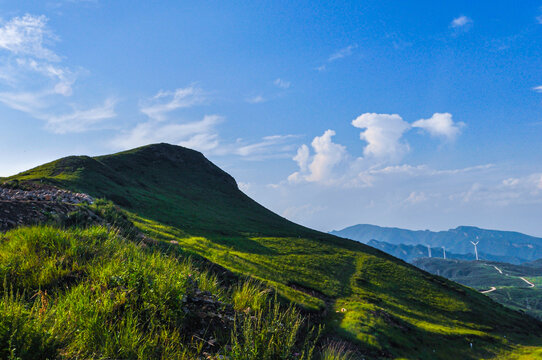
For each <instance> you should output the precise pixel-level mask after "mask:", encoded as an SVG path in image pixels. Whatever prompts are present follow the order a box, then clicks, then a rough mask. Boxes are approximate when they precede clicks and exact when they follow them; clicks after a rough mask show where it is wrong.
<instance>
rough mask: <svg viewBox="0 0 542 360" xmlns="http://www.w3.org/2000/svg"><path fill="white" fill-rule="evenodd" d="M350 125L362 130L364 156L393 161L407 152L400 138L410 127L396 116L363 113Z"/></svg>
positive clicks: (407, 149) (406, 145)
mask: <svg viewBox="0 0 542 360" xmlns="http://www.w3.org/2000/svg"><path fill="white" fill-rule="evenodd" d="M352 125H353V126H355V127H357V128H360V129H364V131H362V132H361V134H360V138H361V140H364V141H366V142H367V146H365V148H364V150H363V153H364V155H365V156H374V157H376V158H379V159H383V160H391V161H393V160H398V159H400V158H401V157H402V156H403V155H404V154H405V153H407V152H408V151H409V146H408V144H407V143H406V142H404V141H402V140H401V137H402V136H403V134H404V133H405V131H407V130H408V129H409V128H410V125H409V124H408V123H407V122H406V121H404V120H403V119H402V118H401V116H399V115H397V114H375V113H365V114H362V115H360V116H358V117H357V118H356V119H354V120H352Z"/></svg>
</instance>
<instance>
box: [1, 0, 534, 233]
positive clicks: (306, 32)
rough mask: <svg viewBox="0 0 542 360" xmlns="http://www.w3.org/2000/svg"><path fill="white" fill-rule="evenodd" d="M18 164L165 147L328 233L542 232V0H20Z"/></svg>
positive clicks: (7, 36)
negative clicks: (197, 159) (182, 151)
mask: <svg viewBox="0 0 542 360" xmlns="http://www.w3.org/2000/svg"><path fill="white" fill-rule="evenodd" d="M0 19H1V21H0V128H1V129H2V130H1V131H0V151H1V152H0V154H1V155H0V176H7V175H11V174H14V173H16V172H18V171H22V170H25V169H27V168H30V167H33V166H35V165H38V164H41V163H44V162H47V161H50V160H54V159H56V158H59V157H62V156H67V155H72V154H78V155H79V154H87V155H99V154H106V153H112V152H115V151H119V150H124V149H128V148H133V147H136V146H140V145H145V144H148V143H155V142H162V141H163V142H169V143H174V144H180V145H183V146H188V147H192V148H195V149H197V150H200V151H202V152H203V153H204V154H205V155H206V156H207V157H209V158H210V159H211V160H212V161H214V162H215V163H216V164H217V165H219V166H221V167H222V168H224V169H225V170H226V171H228V172H229V173H231V174H232V175H233V176H234V177H235V178H236V180H237V181H238V182H239V184H240V187H241V188H242V189H243V191H245V192H246V193H247V194H248V195H250V196H252V197H253V198H254V199H256V200H257V201H259V202H260V203H262V204H263V205H265V206H267V207H268V208H270V209H272V210H274V211H276V212H277V213H279V214H281V215H283V216H286V217H288V218H289V219H292V220H294V221H296V222H299V223H301V224H304V225H307V226H310V227H314V228H317V229H320V230H326V231H327V230H331V229H338V228H342V227H344V226H348V225H352V224H356V223H373V224H377V225H384V226H398V227H407V228H413V229H434V230H442V229H447V228H450V227H455V226H458V225H475V226H480V227H488V228H496V229H506V230H517V231H523V232H527V233H530V234H533V235H539V236H542V222H541V221H540V214H541V213H542V141H540V140H541V139H542V72H541V65H542V60H541V59H542V41H541V40H542V1H522V2H521V5H520V6H519V5H518V3H517V2H514V1H491V2H490V1H477V2H472V1H449V2H446V3H445V4H442V3H441V2H434V1H409V2H397V1H393V2H392V1H353V2H342V3H338V2H336V3H330V2H314V1H313V2H286V1H269V2H246V3H245V4H235V5H229V4H228V3H227V2H224V1H216V2H213V1H198V2H179V1H161V2H159V3H157V2H134V1H121V0H118V1H103V0H95V1H92V0H87V1H82V0H79V1H78V0H71V1H69V0H65V1H61V0H58V1H54V0H51V1H47V0H46V1H41V2H36V1H24V0H23V1H17V2H13V1H0Z"/></svg>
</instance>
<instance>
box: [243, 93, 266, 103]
mask: <svg viewBox="0 0 542 360" xmlns="http://www.w3.org/2000/svg"><path fill="white" fill-rule="evenodd" d="M266 101H267V100H266V99H265V98H264V97H263V96H262V95H256V96H253V97H249V98H247V99H246V102H247V103H250V104H260V103H263V102H266Z"/></svg>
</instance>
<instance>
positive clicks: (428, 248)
mask: <svg viewBox="0 0 542 360" xmlns="http://www.w3.org/2000/svg"><path fill="white" fill-rule="evenodd" d="M427 252H428V253H429V257H431V246H429V245H427Z"/></svg>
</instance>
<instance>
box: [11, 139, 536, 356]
mask: <svg viewBox="0 0 542 360" xmlns="http://www.w3.org/2000/svg"><path fill="white" fill-rule="evenodd" d="M4 180H5V181H6V182H7V183H8V184H9V185H10V186H20V187H24V186H27V185H25V184H27V183H28V182H34V183H48V184H53V185H56V186H59V187H63V188H67V189H71V190H74V191H79V192H85V193H88V194H90V195H92V196H94V197H105V198H108V199H110V200H112V201H114V202H115V203H117V204H118V205H120V206H122V207H123V208H124V209H125V210H126V212H127V214H128V217H129V218H130V220H131V221H133V223H134V224H135V225H136V226H137V227H138V228H139V229H141V230H142V231H143V232H145V233H146V234H147V235H148V236H150V237H152V238H155V239H157V240H159V241H162V242H169V244H172V246H175V247H179V248H180V249H182V250H183V251H184V252H185V253H195V254H198V255H200V256H203V257H205V258H207V259H208V260H210V261H211V262H213V263H216V264H219V265H221V266H223V267H225V268H227V269H229V270H231V271H233V272H235V273H239V274H246V275H251V276H253V277H255V278H257V279H260V280H262V281H264V282H266V283H267V284H269V285H270V286H272V287H274V288H275V289H277V290H278V292H279V293H280V294H281V296H283V297H284V298H286V299H289V300H291V301H293V302H294V303H297V304H299V305H300V306H301V307H302V308H304V309H305V310H306V311H309V312H313V313H314V315H312V317H313V318H316V319H321V321H322V322H323V323H325V324H326V331H327V335H326V336H331V337H341V338H343V339H348V340H349V341H350V342H351V343H353V344H355V346H356V347H358V348H359V349H361V350H362V351H363V353H365V356H366V357H367V358H401V357H402V358H411V359H457V358H462V359H479V358H495V357H497V356H506V355H503V354H505V353H506V352H509V351H515V350H517V351H522V352H524V353H529V352H531V351H538V350H537V348H536V346H537V345H541V344H542V341H541V339H540V338H539V337H537V336H536V335H534V334H537V333H540V332H541V331H542V326H541V324H540V323H539V322H537V321H535V320H534V319H531V318H529V317H526V316H524V315H522V314H520V313H517V312H514V311H511V310H508V309H506V308H504V307H503V306H501V305H499V304H497V303H495V302H493V301H492V300H491V299H489V298H488V297H487V296H484V295H482V294H479V293H478V292H476V291H474V290H471V289H468V288H465V287H463V286H460V285H457V284H455V283H452V282H450V281H448V280H446V279H444V278H441V277H436V276H432V275H430V274H428V273H426V272H423V271H421V270H418V269H417V268H415V267H413V266H410V265H408V264H406V263H404V262H403V261H401V260H398V259H395V258H393V257H391V256H389V255H387V254H385V253H382V252H380V251H378V250H376V249H373V248H371V247H368V246H365V245H363V244H360V243H358V242H354V241H350V240H346V239H342V238H338V237H335V236H332V235H329V234H324V233H320V232H316V231H313V230H310V229H307V228H304V227H301V226H299V225H296V224H293V223H291V222H289V221H287V220H285V219H283V218H281V217H280V216H278V215H276V214H274V213H272V212H270V211H268V210H267V209H265V208H263V207H261V206H260V205H258V204H257V203H256V202H254V201H253V200H251V199H250V198H248V197H247V196H246V195H244V194H243V193H242V192H241V191H239V190H238V188H237V186H236V184H235V181H234V180H233V179H232V178H231V177H230V176H229V175H227V174H226V173H224V172H223V171H222V170H220V169H219V168H217V167H216V166H214V165H213V164H212V163H210V162H209V161H208V160H206V159H205V158H204V157H203V156H202V155H201V154H200V153H197V152H195V151H192V150H188V149H184V148H181V147H176V146H171V145H166V144H159V145H151V146H146V147H142V148H138V149H134V150H131V151H127V152H122V153H118V154H114V155H108V156H101V157H96V158H90V157H69V158H65V159H61V160H58V161H55V162H52V163H49V164H45V165H43V166H40V167H38V168H35V169H32V170H29V171H26V172H24V173H21V174H19V175H16V176H13V177H11V178H8V179H4ZM315 316H316V317H315ZM471 343H472V344H473V346H472V347H471V346H470V344H471ZM530 345H533V346H534V347H532V348H531V347H528V346H530Z"/></svg>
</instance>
